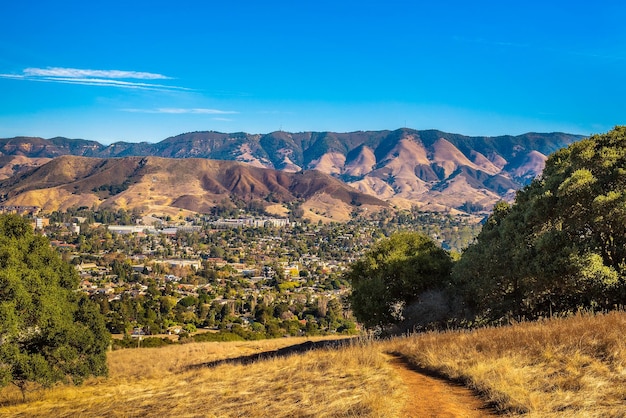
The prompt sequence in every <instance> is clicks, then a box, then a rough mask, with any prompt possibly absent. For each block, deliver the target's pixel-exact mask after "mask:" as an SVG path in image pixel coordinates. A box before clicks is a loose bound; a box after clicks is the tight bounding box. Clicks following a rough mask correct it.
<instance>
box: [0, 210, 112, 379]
mask: <svg viewBox="0 0 626 418" xmlns="http://www.w3.org/2000/svg"><path fill="white" fill-rule="evenodd" d="M77 283H78V277H77V274H76V272H75V270H74V269H73V267H72V266H70V265H69V264H67V263H64V262H63V261H62V260H61V259H60V257H59V256H58V255H57V254H56V253H55V252H54V251H53V250H52V249H51V247H50V244H49V242H48V240H47V239H46V238H44V237H42V236H40V235H36V234H34V233H33V231H32V229H31V228H30V226H29V225H28V223H26V221H25V220H23V219H22V218H20V217H18V216H16V215H2V216H0V386H4V385H7V384H9V383H13V384H15V385H17V386H18V387H19V388H20V389H21V390H22V391H24V390H25V387H26V385H27V383H28V382H36V383H39V384H41V385H44V386H49V385H51V384H52V383H54V382H56V381H59V380H64V381H67V380H71V381H72V382H74V383H81V382H82V381H83V379H84V378H85V377H87V376H89V375H104V374H106V372H107V366H106V350H107V347H108V344H109V334H108V332H107V331H106V328H105V326H104V321H103V318H102V316H101V314H100V312H99V310H98V307H97V305H95V304H93V303H92V302H91V301H90V300H88V299H87V298H86V297H85V296H83V295H81V294H79V293H77V292H76V291H75V290H76V287H77Z"/></svg>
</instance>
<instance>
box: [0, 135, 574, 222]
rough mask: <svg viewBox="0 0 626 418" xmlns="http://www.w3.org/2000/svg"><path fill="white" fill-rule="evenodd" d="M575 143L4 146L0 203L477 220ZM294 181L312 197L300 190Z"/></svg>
mask: <svg viewBox="0 0 626 418" xmlns="http://www.w3.org/2000/svg"><path fill="white" fill-rule="evenodd" d="M582 138H583V137H582V136H579V135H571V134H565V133H545V134H540V133H528V134H524V135H519V136H499V137H469V136H463V135H458V134H450V133H446V132H441V131H437V130H426V131H417V130H413V129H406V128H405V129H398V130H395V131H359V132H350V133H336V132H301V133H289V132H284V131H277V132H272V133H269V134H264V135H261V134H247V133H220V132H213V131H209V132H192V133H186V134H181V135H178V136H174V137H170V138H167V139H165V140H163V141H161V142H157V143H147V142H142V143H128V142H117V143H113V144H110V145H103V144H100V143H98V142H96V141H89V140H82V139H68V138H62V137H57V138H51V139H43V138H33V137H15V138H6V139H0V179H2V178H3V179H4V180H3V181H2V182H1V183H0V194H2V195H3V200H4V203H3V204H5V205H6V204H17V203H20V204H27V203H28V204H32V205H36V206H41V207H43V208H48V209H51V208H52V207H53V206H58V207H63V206H65V207H69V206H71V205H76V204H79V201H80V202H83V203H82V204H85V202H89V204H87V206H92V205H94V204H95V205H99V204H111V205H117V206H122V207H124V206H133V207H137V206H143V207H145V206H149V205H150V200H149V199H152V201H158V202H161V203H162V204H163V205H165V206H168V205H169V206H173V207H179V208H184V209H189V210H193V211H203V210H206V209H207V208H208V207H210V206H212V205H215V204H216V203H215V202H216V201H217V200H219V199H218V197H219V198H223V197H229V196H231V195H234V196H238V198H243V199H260V200H264V201H265V202H268V204H269V203H272V202H273V203H277V204H283V205H284V203H286V202H290V201H293V200H294V199H296V200H298V199H299V200H300V201H304V202H305V203H307V202H309V201H310V200H311V199H313V198H314V197H315V196H317V197H316V199H317V200H322V201H325V202H326V203H325V204H324V205H322V206H323V207H322V206H316V205H312V206H310V207H309V210H311V211H312V212H315V213H324V212H328V213H331V212H333V213H335V215H331V216H339V217H341V216H340V215H339V212H338V211H337V209H334V207H335V206H337V205H339V202H341V205H347V208H342V210H341V212H342V213H343V212H345V211H346V210H347V211H348V212H349V211H350V207H353V206H354V205H355V204H356V203H357V202H358V204H359V205H362V204H366V205H373V206H378V207H385V206H388V205H393V206H396V207H410V206H414V205H417V206H418V207H420V208H421V209H423V210H435V211H441V210H450V209H453V208H454V209H458V210H464V211H479V210H488V209H490V208H491V206H492V205H493V204H494V203H495V202H496V201H498V200H501V199H509V200H510V199H512V197H513V196H514V193H515V191H516V190H518V189H519V188H521V187H523V186H524V185H525V184H527V183H529V182H530V181H531V180H532V179H533V178H534V177H535V176H537V175H538V174H540V173H541V171H542V170H543V167H544V164H545V160H546V158H547V155H549V154H551V153H552V152H554V151H556V150H557V149H559V148H562V147H564V146H567V145H569V144H571V143H572V142H575V141H578V140H580V139H582ZM60 157H64V158H60ZM185 160H186V161H185ZM215 160H221V161H215ZM177 175H179V177H180V179H178V180H177ZM166 178H167V181H164V180H163V179H166ZM152 179H155V180H154V181H152ZM182 179H184V181H183V180H182ZM322 179H323V180H322ZM253 180H254V181H253ZM299 180H304V181H305V182H309V183H311V184H315V187H309V188H306V187H305V188H304V189H302V183H299V182H298V181H299ZM337 180H340V181H337ZM151 182H152V186H151V187H147V188H146V185H147V184H150V183H151ZM156 184H159V185H160V186H159V187H157V186H156ZM163 184H168V185H170V186H171V187H170V186H168V187H161V186H162V185H163ZM191 184H193V185H194V187H191V186H190V185H191ZM346 184H347V185H349V186H351V187H348V186H346ZM139 185H143V186H141V187H140V186H139ZM185 185H186V186H185ZM142 187H143V188H142ZM139 189H142V190H143V189H145V190H144V191H143V192H139V191H138V190H139ZM150 189H152V190H151V192H152V193H151V197H147V196H148V195H147V193H148V192H149V191H150ZM155 190H160V191H159V193H160V194H163V195H162V196H161V195H159V196H156V193H155ZM165 190H168V191H167V193H166V192H165ZM61 191H63V192H61ZM340 191H341V192H340ZM65 192H69V193H70V195H66V194H65ZM113 192H115V193H113ZM137 193H141V194H137ZM337 196H340V197H337ZM131 197H132V198H131ZM51 201H52V202H57V203H55V204H54V205H52V204H51V203H50V202H51ZM131 202H134V203H131ZM341 205H339V206H341ZM333 209H334V210H333ZM52 210H54V209H52Z"/></svg>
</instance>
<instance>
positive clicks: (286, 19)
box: [0, 0, 626, 143]
mask: <svg viewBox="0 0 626 418" xmlns="http://www.w3.org/2000/svg"><path fill="white" fill-rule="evenodd" d="M0 14H1V15H2V16H3V19H2V25H0V137H11V136H17V135H28V136H41V137H45V138H50V137H54V136H67V137H71V138H84V139H92V140H97V141H99V142H102V143H111V142H115V141H130V142H138V141H148V142H157V141H160V140H162V139H164V138H166V137H168V136H172V135H176V134H179V133H183V132H190V131H201V130H216V131H221V132H240V131H244V132H249V133H267V132H272V131H276V130H279V129H282V130H286V131H291V132H301V131H339V132H347V131H356V130H380V129H397V128H400V127H403V126H407V127H410V128H415V129H440V130H443V131H448V132H455V133H461V134H466V135H500V134H521V133H524V132H530V131H535V132H552V131H564V132H570V133H580V134H591V133H599V132H605V131H607V130H609V129H611V128H612V127H613V126H615V125H620V124H625V123H626V25H625V24H624V21H625V18H626V6H625V5H624V3H623V2H621V1H596V2H572V1H568V2H565V1H552V2H549V1H534V0H527V1H525V2H506V1H497V2H496V1H493V2H492V1H487V2H485V1H475V2H467V1H463V2H461V1H445V0H443V1H439V2H430V1H429V2H420V1H396V0H386V1H380V2H374V1H339V0H335V1H326V0H318V1H310V2H307V1H263V2H260V1H230V2H223V1H220V2H217V1H179V2H171V1H169V2H164V1H150V2H147V1H133V2H117V1H107V2H86V1H80V2H74V1H60V2H50V1H29V0H24V1H20V2H17V1H13V2H3V3H2V5H0Z"/></svg>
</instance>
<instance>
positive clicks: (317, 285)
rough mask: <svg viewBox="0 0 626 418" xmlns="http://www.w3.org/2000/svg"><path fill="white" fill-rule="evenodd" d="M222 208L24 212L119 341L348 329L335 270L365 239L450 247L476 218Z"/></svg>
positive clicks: (457, 245) (460, 242)
mask: <svg viewBox="0 0 626 418" xmlns="http://www.w3.org/2000/svg"><path fill="white" fill-rule="evenodd" d="M13 209H15V208H13ZM221 215H223V214H221V213H216V214H212V215H200V214H198V215H194V216H191V217H186V218H184V217H182V216H179V217H177V218H175V219H173V218H172V217H171V216H161V217H158V216H147V215H144V214H141V213H139V212H137V211H131V212H128V211H125V210H123V209H119V210H112V209H101V210H93V209H88V208H85V207H83V208H77V209H71V210H68V211H66V212H53V213H51V214H49V215H46V216H43V217H42V215H40V214H36V213H32V212H31V216H32V218H33V226H34V227H35V228H36V229H37V230H38V231H41V233H43V234H45V235H46V236H47V237H48V238H49V239H50V242H51V245H52V246H53V247H55V248H56V249H57V250H58V251H59V252H60V253H61V254H62V257H63V258H64V259H65V260H67V261H68V262H70V263H71V264H73V265H74V266H75V268H76V270H77V271H78V273H79V275H80V280H81V281H80V289H81V290H82V291H84V292H85V293H88V294H89V295H90V296H91V298H92V299H93V300H95V301H96V302H97V303H98V304H99V305H100V309H101V311H102V313H103V314H104V315H105V317H106V321H107V327H108V329H109V331H110V332H111V333H113V334H114V335H117V336H118V338H117V339H115V340H114V344H115V346H119V347H130V346H136V345H139V344H141V343H142V344H143V346H146V345H150V344H152V345H161V344H168V343H170V342H172V341H184V340H186V339H189V340H195V341H207V340H237V339H261V338H275V337H282V336H290V335H292V336H293V335H319V334H333V333H339V334H342V333H343V334H350V333H355V332H358V324H357V323H356V322H355V320H354V318H353V316H352V314H351V312H350V309H349V304H348V303H347V299H346V298H347V296H348V295H349V292H350V287H349V283H348V282H347V281H346V280H345V279H344V278H343V275H344V272H345V271H346V269H347V268H348V266H349V265H350V263H352V262H354V261H355V260H357V259H358V257H359V256H360V255H361V254H363V252H364V251H365V250H366V249H367V248H369V247H370V246H371V244H372V243H373V242H375V241H376V240H377V239H379V238H382V237H384V236H386V235H389V234H390V233H392V232H393V231H396V230H400V229H413V230H420V231H421V232H424V233H427V234H429V235H431V236H433V238H435V239H437V240H438V241H439V242H440V243H441V245H442V246H443V247H444V248H447V249H452V250H456V251H459V250H460V249H461V247H462V246H465V245H467V244H468V243H469V242H470V241H471V239H473V237H474V236H475V235H476V234H477V232H478V230H479V227H480V224H479V223H477V222H476V221H475V219H472V218H470V217H468V216H466V215H456V216H452V215H449V214H448V215H446V214H440V213H425V212H419V211H417V209H415V210H412V211H403V212H402V213H396V212H391V211H389V212H385V213H381V214H379V215H378V217H377V218H370V219H364V218H361V217H356V216H355V217H354V219H353V220H351V221H350V222H347V223H330V224H324V223H321V222H320V223H317V224H312V223H311V222H309V221H307V220H303V219H301V218H295V219H294V218H292V219H289V218H273V217H269V216H266V215H265V216H263V215H262V214H259V213H246V212H245V211H243V210H241V211H239V212H238V213H228V215H231V217H227V218H226V217H222V216H221ZM232 215H238V216H237V217H232ZM140 340H141V342H140Z"/></svg>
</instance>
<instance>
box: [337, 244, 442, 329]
mask: <svg viewBox="0 0 626 418" xmlns="http://www.w3.org/2000/svg"><path fill="white" fill-rule="evenodd" d="M451 267H452V261H451V259H450V256H449V254H448V253H447V252H446V251H444V250H443V249H441V248H440V247H439V246H438V245H437V244H436V243H435V242H434V241H433V240H432V239H431V238H429V237H427V236H425V235H421V234H418V233H415V232H399V233H396V234H394V235H392V236H391V237H389V238H388V239H384V240H382V241H379V242H378V243H377V244H376V245H375V246H374V247H373V248H372V249H371V250H370V251H369V252H367V253H366V254H365V255H364V256H363V257H362V258H361V259H360V260H358V261H356V262H355V263H353V264H352V265H351V266H350V269H349V271H348V272H347V273H346V276H345V278H347V279H348V280H349V281H350V283H351V284H352V295H351V296H350V303H351V305H352V310H353V312H354V315H355V317H356V318H357V320H358V321H360V322H362V323H363V324H364V325H365V326H366V327H368V328H374V327H386V326H389V325H393V324H397V323H399V322H400V321H401V320H402V319H403V310H404V308H405V307H406V306H408V305H410V304H411V303H413V302H415V301H417V300H418V299H419V296H420V294H422V293H424V292H426V291H428V290H431V289H440V288H443V287H445V286H446V285H447V283H448V282H449V276H450V271H451Z"/></svg>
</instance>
